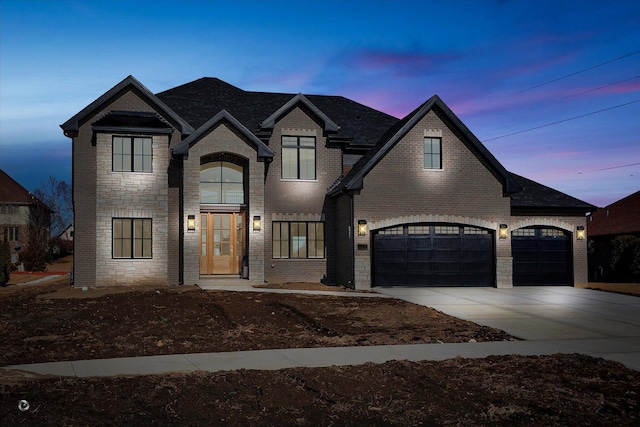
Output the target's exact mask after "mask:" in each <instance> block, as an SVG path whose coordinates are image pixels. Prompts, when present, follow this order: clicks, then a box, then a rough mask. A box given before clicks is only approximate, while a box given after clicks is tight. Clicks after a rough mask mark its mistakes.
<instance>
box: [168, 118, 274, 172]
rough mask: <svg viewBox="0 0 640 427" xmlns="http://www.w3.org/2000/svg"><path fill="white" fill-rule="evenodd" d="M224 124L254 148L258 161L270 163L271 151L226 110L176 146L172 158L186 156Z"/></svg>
mask: <svg viewBox="0 0 640 427" xmlns="http://www.w3.org/2000/svg"><path fill="white" fill-rule="evenodd" d="M223 122H226V123H228V124H229V125H230V126H231V127H233V128H234V129H235V130H237V131H238V132H239V133H240V134H241V135H243V136H244V137H245V138H246V140H247V141H248V143H249V144H250V145H252V146H253V147H254V149H255V150H256V154H257V156H258V160H260V161H265V160H266V161H267V162H269V161H271V159H273V155H274V153H273V150H271V148H269V146H267V145H266V144H265V143H264V142H262V141H260V139H258V137H256V136H255V135H254V134H253V133H251V132H250V131H249V130H248V129H247V128H246V127H245V126H244V125H243V124H242V123H240V122H239V121H238V120H237V119H236V118H235V117H233V116H232V115H231V114H230V113H229V112H228V111H227V110H222V111H220V112H219V113H218V114H216V115H215V116H213V117H212V118H211V119H209V120H208V121H207V122H206V123H205V124H203V125H202V126H200V127H199V128H198V129H196V130H195V131H194V132H193V133H192V134H191V135H190V136H189V137H188V138H186V139H184V140H183V141H182V142H180V143H179V144H178V145H176V146H175V147H174V148H173V155H174V156H188V155H189V149H190V148H191V147H192V146H193V145H194V144H195V143H197V142H198V141H200V140H201V139H202V138H204V137H205V136H206V135H208V134H209V133H210V132H211V131H212V130H213V129H214V128H216V127H217V126H218V125H220V124H221V123H223Z"/></svg>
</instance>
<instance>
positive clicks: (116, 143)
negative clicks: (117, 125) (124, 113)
mask: <svg viewBox="0 0 640 427" xmlns="http://www.w3.org/2000/svg"><path fill="white" fill-rule="evenodd" d="M152 163H153V152H152V140H151V138H150V137H137V136H114V137H113V171H114V172H153V169H152Z"/></svg>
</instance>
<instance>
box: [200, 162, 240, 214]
mask: <svg viewBox="0 0 640 427" xmlns="http://www.w3.org/2000/svg"><path fill="white" fill-rule="evenodd" d="M200 203H201V204H207V205H209V204H215V205H217V204H232V205H243V204H244V203H245V194H244V169H243V167H242V166H241V165H238V164H235V163H231V162H224V161H213V162H208V163H204V164H202V165H200Z"/></svg>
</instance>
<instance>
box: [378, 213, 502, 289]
mask: <svg viewBox="0 0 640 427" xmlns="http://www.w3.org/2000/svg"><path fill="white" fill-rule="evenodd" d="M373 281H374V286H493V284H494V250H493V234H492V232H491V231H490V230H485V229H482V228H477V227H466V226H458V225H404V226H398V227H393V228H389V229H385V230H381V231H379V232H378V233H376V234H374V236H373Z"/></svg>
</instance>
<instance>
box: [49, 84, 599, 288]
mask: <svg viewBox="0 0 640 427" xmlns="http://www.w3.org/2000/svg"><path fill="white" fill-rule="evenodd" d="M61 127H62V129H63V131H64V134H65V135H66V136H68V137H70V138H71V139H72V142H73V195H74V213H75V223H74V227H75V237H76V239H75V242H74V243H75V260H74V278H75V283H76V284H77V285H82V286H87V285H114V284H136V283H162V284H167V285H174V284H183V283H184V284H193V283H198V281H200V280H201V279H202V278H210V277H224V276H225V275H238V274H241V273H242V271H243V267H245V268H246V269H247V270H248V276H249V278H250V279H251V280H256V281H263V280H264V281H268V282H286V281H323V282H325V283H330V284H340V285H345V286H350V287H354V288H357V289H367V288H370V287H372V286H397V285H400V286H404V285H407V286H497V287H510V286H513V285H527V284H542V285H554V284H561V285H573V284H575V283H581V282H586V281H587V246H586V240H584V227H585V225H586V224H585V222H586V220H585V214H586V213H587V212H591V211H593V210H595V207H594V206H592V205H590V204H588V203H585V202H582V201H580V200H577V199H575V198H573V197H570V196H567V195H565V194H562V193H560V192H558V191H555V190H553V189H551V188H548V187H545V186H543V185H540V184H538V183H536V182H533V181H531V180H528V179H526V178H524V177H520V176H518V175H515V174H512V173H510V172H508V171H506V170H505V169H504V167H503V166H502V165H501V164H500V163H499V162H498V161H497V160H496V158H495V157H494V156H493V155H492V154H491V153H490V152H489V151H488V150H487V149H486V147H485V146H484V145H483V144H482V143H481V142H480V141H479V140H478V139H477V138H476V137H475V136H474V135H473V134H472V133H471V132H470V131H469V130H468V129H467V128H466V126H465V125H464V124H463V123H462V122H461V121H460V120H459V119H458V118H457V117H456V116H455V114H454V113H453V112H452V111H451V110H450V109H449V108H448V107H447V106H446V105H445V103H444V102H443V101H442V100H441V99H440V98H438V97H437V96H434V97H432V98H431V99H429V100H428V101H427V102H425V103H424V104H423V105H421V106H420V107H418V108H417V109H416V110H415V111H414V112H412V113H411V114H409V115H408V116H407V117H405V118H404V119H402V120H398V119H396V118H394V117H391V116H389V115H387V114H384V113H382V112H380V111H376V110H374V109H371V108H369V107H366V106H364V105H361V104H358V103H356V102H354V101H351V100H349V99H346V98H343V97H339V96H320V95H302V94H297V95H295V94H283V93H265V92H248V91H244V90H241V89H239V88H237V87H234V86H232V85H229V84H227V83H225V82H223V81H221V80H218V79H214V78H203V79H199V80H196V81H193V82H190V83H187V84H184V85H182V86H178V87H176V88H173V89H170V90H167V91H164V92H161V93H158V94H153V93H151V92H150V91H149V90H148V89H147V88H146V87H144V86H143V85H142V84H141V83H140V82H139V81H138V80H136V79H135V78H134V77H132V76H129V77H127V78H126V79H124V80H123V81H121V82H120V83H118V84H117V85H116V86H114V87H113V88H112V89H110V90H109V91H107V92H106V93H105V94H103V95H102V96H100V97H99V98H98V99H96V100H95V101H94V102H93V103H91V104H90V105H88V106H87V107H85V108H84V109H83V110H82V111H80V112H79V113H78V114H76V115H75V116H74V117H72V118H71V119H69V120H68V121H67V122H65V123H64V124H62V125H61ZM343 174H344V176H343Z"/></svg>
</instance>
